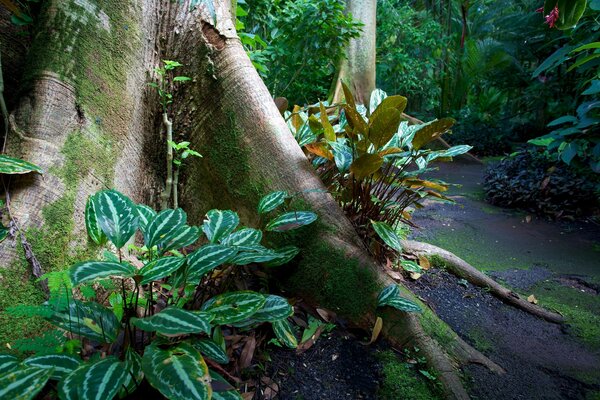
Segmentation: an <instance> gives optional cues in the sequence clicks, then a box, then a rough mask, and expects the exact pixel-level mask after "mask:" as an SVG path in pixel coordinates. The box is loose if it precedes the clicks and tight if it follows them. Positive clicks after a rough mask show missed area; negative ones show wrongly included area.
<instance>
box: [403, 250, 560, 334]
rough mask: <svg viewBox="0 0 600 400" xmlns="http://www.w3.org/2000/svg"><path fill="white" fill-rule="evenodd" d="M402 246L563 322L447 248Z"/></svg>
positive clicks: (516, 303) (523, 306) (517, 304)
mask: <svg viewBox="0 0 600 400" xmlns="http://www.w3.org/2000/svg"><path fill="white" fill-rule="evenodd" d="M402 247H403V248H404V250H405V251H406V252H408V253H411V254H414V255H424V256H427V257H431V256H437V257H439V258H441V259H442V260H443V261H444V263H445V264H446V267H447V269H448V271H450V272H452V273H453V274H454V275H456V276H458V277H460V278H463V279H465V280H467V281H468V282H470V283H472V284H473V285H476V286H480V287H483V288H488V289H489V290H490V292H491V293H492V294H493V295H494V296H496V297H498V298H499V299H500V300H502V301H504V302H506V303H508V304H511V305H513V306H515V307H517V308H520V309H521V310H523V311H527V312H528V313H530V314H533V315H535V316H538V317H541V318H543V319H545V320H546V321H549V322H553V323H556V324H560V323H563V322H564V317H563V316H562V315H560V314H558V313H555V312H552V311H549V310H546V309H544V308H542V307H539V306H537V305H535V304H533V303H530V302H528V301H527V300H526V299H524V298H522V297H521V296H519V295H518V294H517V293H515V292H513V291H512V290H510V289H508V288H506V287H504V286H502V285H501V284H499V283H498V282H496V281H495V280H493V279H492V278H490V277H489V276H487V275H485V274H484V273H483V272H481V271H479V270H477V269H476V268H475V267H473V266H472V265H470V264H469V263H467V262H466V261H465V260H463V259H461V258H460V257H458V256H456V255H455V254H453V253H450V252H449V251H447V250H444V249H441V248H439V247H437V246H434V245H431V244H427V243H422V242H416V241H413V240H404V241H402Z"/></svg>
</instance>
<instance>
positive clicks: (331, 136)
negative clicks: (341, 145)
mask: <svg viewBox="0 0 600 400" xmlns="http://www.w3.org/2000/svg"><path fill="white" fill-rule="evenodd" d="M319 107H320V114H319V115H320V118H321V125H323V134H324V135H325V140H327V141H329V142H335V138H336V136H335V131H334V130H333V126H331V123H330V122H329V117H328V116H327V110H326V109H325V106H324V105H323V103H322V102H321V103H319Z"/></svg>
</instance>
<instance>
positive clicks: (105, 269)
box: [69, 261, 136, 286]
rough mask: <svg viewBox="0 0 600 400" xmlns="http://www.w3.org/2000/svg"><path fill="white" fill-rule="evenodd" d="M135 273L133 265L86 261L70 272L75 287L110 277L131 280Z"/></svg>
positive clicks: (72, 268)
mask: <svg viewBox="0 0 600 400" xmlns="http://www.w3.org/2000/svg"><path fill="white" fill-rule="evenodd" d="M135 273H136V269H135V267H133V266H132V265H129V264H121V263H116V262H111V261H84V262H80V263H77V264H75V265H73V266H72V267H71V268H70V270H69V276H70V277H71V282H72V283H73V286H76V285H79V284H81V283H83V282H88V281H92V280H94V279H102V278H108V277H109V276H119V277H126V278H130V277H132V276H133V275H135Z"/></svg>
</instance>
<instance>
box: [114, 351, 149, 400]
mask: <svg viewBox="0 0 600 400" xmlns="http://www.w3.org/2000/svg"><path fill="white" fill-rule="evenodd" d="M125 369H126V370H127V376H126V378H125V382H123V386H122V387H121V389H120V390H119V398H123V397H125V396H126V395H127V394H128V393H133V392H134V391H135V390H136V389H137V388H138V386H139V385H140V384H141V383H142V381H143V380H144V371H142V357H140V355H139V354H138V353H136V352H135V351H134V350H133V349H132V348H131V347H129V348H128V349H127V350H126V351H125Z"/></svg>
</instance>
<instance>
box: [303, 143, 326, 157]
mask: <svg viewBox="0 0 600 400" xmlns="http://www.w3.org/2000/svg"><path fill="white" fill-rule="evenodd" d="M304 147H305V148H306V150H308V151H310V152H311V153H313V154H316V155H318V156H319V157H323V158H326V159H328V160H333V153H332V152H331V150H329V146H328V145H327V143H323V142H319V143H309V144H307V145H306V146H304Z"/></svg>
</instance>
